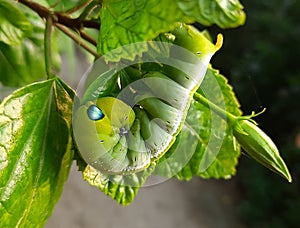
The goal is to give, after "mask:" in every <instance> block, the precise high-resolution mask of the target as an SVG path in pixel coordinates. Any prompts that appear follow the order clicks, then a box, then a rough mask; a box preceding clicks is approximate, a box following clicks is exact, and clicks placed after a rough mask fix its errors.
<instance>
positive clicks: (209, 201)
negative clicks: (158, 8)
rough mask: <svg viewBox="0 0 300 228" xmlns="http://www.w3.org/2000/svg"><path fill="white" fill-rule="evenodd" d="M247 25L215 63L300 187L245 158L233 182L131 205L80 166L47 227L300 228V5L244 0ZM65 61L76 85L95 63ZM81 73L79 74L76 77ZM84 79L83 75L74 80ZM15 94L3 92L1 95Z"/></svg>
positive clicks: (289, 0)
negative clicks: (87, 177)
mask: <svg viewBox="0 0 300 228" xmlns="http://www.w3.org/2000/svg"><path fill="white" fill-rule="evenodd" d="M242 3H243V5H244V6H245V11H246V13H247V21H246V24H245V26H242V27H239V28H237V29H231V30H226V31H224V30H220V29H218V28H216V27H212V28H209V31H210V32H211V33H212V35H213V37H216V34H217V33H223V35H224V46H223V47H222V49H221V50H220V51H219V52H218V53H217V54H216V56H215V57H214V58H213V60H212V63H213V65H214V67H215V68H217V69H220V71H221V73H222V74H223V75H225V76H227V77H228V79H229V83H230V84H231V85H232V86H233V87H234V91H235V93H236V95H237V97H238V99H239V101H240V103H241V105H242V108H243V112H244V114H250V113H251V112H252V111H256V112H259V111H261V110H262V109H263V108H266V109H267V110H266V112H265V113H264V114H262V115H260V116H258V117H257V118H256V120H257V122H258V123H259V125H260V127H261V128H262V129H263V130H264V131H265V132H266V133H267V134H268V135H270V136H271V138H272V139H273V140H274V142H275V143H276V144H277V145H278V147H279V149H280V151H281V155H282V157H283V158H284V160H285V161H286V163H287V166H288V167H289V169H290V171H291V174H292V177H293V183H292V184H290V183H287V182H286V181H285V180H284V179H282V178H281V177H279V176H277V175H275V174H273V173H271V172H270V171H269V170H267V169H266V168H264V167H262V166H260V165H259V164H257V163H256V162H255V161H254V160H252V159H250V158H248V157H247V156H244V155H242V156H241V158H240V163H239V166H238V172H237V176H235V177H234V178H232V179H231V180H227V181H225V180H201V179H199V178H194V179H193V180H192V181H190V182H180V181H177V180H169V181H167V182H164V183H162V184H160V185H156V186H152V187H147V188H142V189H141V190H140V193H139V194H138V196H137V197H136V200H135V201H134V202H133V204H131V205H130V206H127V207H122V206H120V205H118V204H117V203H116V202H115V201H113V200H112V199H110V198H109V197H107V196H105V195H104V194H103V193H101V192H100V191H99V190H98V189H96V188H93V187H90V186H89V185H88V184H87V183H86V182H84V181H83V180H82V177H81V174H80V172H77V168H76V167H75V164H74V165H73V167H72V170H71V173H70V178H69V179H68V181H67V183H66V187H65V189H64V191H63V194H62V197H61V199H60V201H59V203H58V204H57V206H56V208H55V211H54V213H53V215H52V217H51V218H50V220H49V221H48V223H47V225H46V227H47V228H52V227H56V228H59V227H80V228H81V227H107V228H115V227H123V228H127V227H128V228H129V227H130V228H135V227H145V228H147V227H164V228H169V227H179V228H181V227H188V228H194V227H195V228H196V227H272V228H273V227H278V228H279V227H299V224H300V216H299V211H300V20H299V15H300V1H299V0H273V1H242ZM70 56H72V53H69V55H66V56H64V58H65V61H64V62H65V63H66V64H64V68H63V70H62V72H61V75H62V76H63V77H64V78H65V80H66V81H67V82H68V83H69V84H71V85H73V87H74V88H76V84H77V82H78V79H79V78H78V77H80V76H82V74H83V73H84V72H85V71H86V70H87V68H88V64H87V61H86V58H85V56H84V55H82V54H80V53H79V54H78V60H77V61H76V65H72V64H69V63H68V62H69V61H68V60H69V57H70ZM75 73H76V74H75ZM74 75H76V77H75V76H74ZM9 92H10V89H9V88H4V87H0V96H1V97H3V96H4V95H6V94H8V93H9Z"/></svg>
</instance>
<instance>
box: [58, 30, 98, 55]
mask: <svg viewBox="0 0 300 228" xmlns="http://www.w3.org/2000/svg"><path fill="white" fill-rule="evenodd" d="M55 26H56V27H57V28H58V29H59V30H61V31H62V32H63V33H65V34H66V35H67V36H69V37H70V38H71V39H72V40H73V41H74V42H75V43H77V44H78V45H79V46H81V47H83V48H84V49H85V50H87V51H88V52H89V53H91V54H92V55H93V56H95V57H96V58H99V57H100V55H99V54H98V53H97V52H95V51H94V50H93V49H92V48H90V47H89V46H88V45H87V44H85V43H84V42H82V40H81V39H80V37H78V36H76V35H75V34H74V33H73V32H71V31H70V30H69V29H68V28H67V27H65V26H63V25H61V24H56V25H55Z"/></svg>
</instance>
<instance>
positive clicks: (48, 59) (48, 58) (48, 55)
mask: <svg viewBox="0 0 300 228" xmlns="http://www.w3.org/2000/svg"><path fill="white" fill-rule="evenodd" d="M52 25H53V21H52V16H51V15H49V16H48V17H47V18H46V28H45V33H44V36H45V37H44V49H45V51H44V54H45V68H46V74H47V79H51V78H54V77H55V75H54V74H53V73H52V71H51V68H52V52H51V38H52Z"/></svg>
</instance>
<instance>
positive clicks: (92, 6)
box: [78, 1, 100, 20]
mask: <svg viewBox="0 0 300 228" xmlns="http://www.w3.org/2000/svg"><path fill="white" fill-rule="evenodd" d="M99 2H100V1H98V2H97V1H92V2H91V3H89V4H88V5H87V6H86V7H85V9H84V11H83V12H82V13H81V14H80V16H79V17H78V19H80V20H85V19H86V18H87V16H88V15H89V14H90V13H91V12H92V10H93V9H95V7H96V6H97V5H98V4H99Z"/></svg>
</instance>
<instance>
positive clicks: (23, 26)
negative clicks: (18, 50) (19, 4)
mask: <svg viewBox="0 0 300 228" xmlns="http://www.w3.org/2000/svg"><path fill="white" fill-rule="evenodd" d="M31 33H32V27H31V24H30V22H29V20H28V19H27V17H26V16H25V15H24V13H23V12H22V11H21V10H19V9H18V8H16V7H15V6H14V5H13V3H12V2H11V1H7V0H1V1H0V41H2V42H4V43H5V44H8V45H20V44H21V41H22V38H23V37H25V36H28V35H30V34H31Z"/></svg>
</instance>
